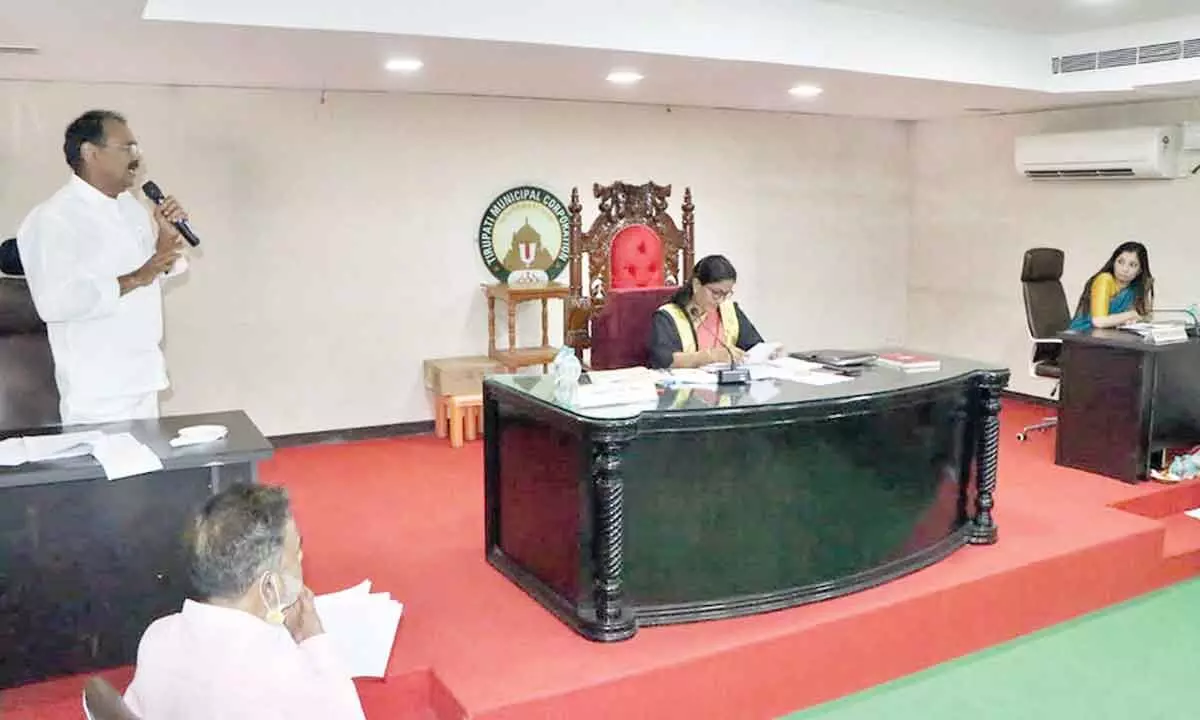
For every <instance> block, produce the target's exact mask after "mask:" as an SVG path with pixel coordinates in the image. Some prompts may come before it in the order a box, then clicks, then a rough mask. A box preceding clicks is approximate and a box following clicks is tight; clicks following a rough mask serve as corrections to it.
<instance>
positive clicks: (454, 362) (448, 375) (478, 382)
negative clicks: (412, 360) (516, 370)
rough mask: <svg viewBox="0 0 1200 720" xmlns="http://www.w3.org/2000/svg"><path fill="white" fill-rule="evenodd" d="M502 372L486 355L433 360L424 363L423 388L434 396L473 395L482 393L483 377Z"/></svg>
mask: <svg viewBox="0 0 1200 720" xmlns="http://www.w3.org/2000/svg"><path fill="white" fill-rule="evenodd" d="M503 372H504V368H503V366H501V365H500V363H498V362H496V361H495V360H493V359H491V358H489V357H487V356H486V355H472V356H468V357H451V358H433V359H430V360H426V361H425V387H427V388H429V390H431V391H432V392H433V394H434V395H475V394H478V393H481V392H483V378H484V377H486V376H488V375H494V374H497V373H503Z"/></svg>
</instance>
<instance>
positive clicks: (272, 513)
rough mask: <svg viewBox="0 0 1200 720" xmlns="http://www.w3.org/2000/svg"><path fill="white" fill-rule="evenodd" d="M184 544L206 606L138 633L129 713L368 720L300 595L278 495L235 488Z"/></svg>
mask: <svg viewBox="0 0 1200 720" xmlns="http://www.w3.org/2000/svg"><path fill="white" fill-rule="evenodd" d="M191 535H192V537H191V540H190V543H191V548H190V551H189V555H190V563H191V569H190V574H191V575H192V578H193V583H194V584H195V585H196V587H197V590H198V591H200V592H203V593H205V594H206V596H207V599H206V600H204V601H195V600H186V601H185V602H184V604H183V609H182V611H181V612H179V613H176V614H174V615H168V616H167V617H164V618H160V619H158V620H156V621H154V622H153V623H152V624H151V625H150V627H149V628H148V629H147V630H146V632H145V634H144V635H143V636H142V640H141V643H140V644H139V646H138V656H137V668H136V670H135V672H134V677H133V681H132V682H131V683H130V685H129V687H128V688H127V689H126V691H125V702H126V703H127V704H128V705H129V708H130V709H131V710H132V711H133V712H134V713H136V714H137V715H138V716H139V717H141V718H144V719H145V720H158V719H159V718H164V719H165V718H170V720H211V719H213V718H221V719H222V720H240V719H241V718H246V720H250V719H251V718H253V719H254V720H365V718H364V715H363V710H362V705H361V703H360V702H359V698H358V693H357V690H356V689H355V686H354V681H353V679H352V678H351V677H350V673H349V670H347V669H346V667H345V666H344V665H343V664H342V662H341V660H340V658H339V657H338V655H337V651H336V649H335V648H334V645H333V642H332V640H331V639H330V637H329V636H328V635H326V634H325V630H324V628H323V627H322V626H321V619H320V617H318V616H317V612H316V610H315V608H314V606H313V595H312V592H311V591H310V590H309V589H308V588H306V587H305V586H304V581H303V574H302V570H301V559H302V553H301V549H300V535H299V533H298V532H297V529H296V524H295V522H294V520H293V519H292V517H291V512H290V509H289V507H288V500H287V494H286V491H284V490H283V489H282V488H278V487H265V486H261V485H241V484H239V485H234V486H232V487H230V488H228V489H226V490H224V491H222V492H221V493H219V494H218V495H215V496H213V497H212V498H210V499H209V501H208V502H207V503H206V504H205V507H204V509H203V510H201V512H200V514H199V517H198V519H197V521H196V524H195V528H194V531H193V532H192V533H191Z"/></svg>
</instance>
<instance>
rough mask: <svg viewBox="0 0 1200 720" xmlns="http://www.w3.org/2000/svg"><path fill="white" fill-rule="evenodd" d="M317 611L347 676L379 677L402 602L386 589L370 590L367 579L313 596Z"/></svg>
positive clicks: (386, 657)
mask: <svg viewBox="0 0 1200 720" xmlns="http://www.w3.org/2000/svg"><path fill="white" fill-rule="evenodd" d="M313 605H314V607H316V609H317V615H318V616H319V617H320V618H321V625H322V626H323V627H324V628H325V632H326V634H328V635H329V637H330V639H331V640H332V641H333V645H334V647H335V648H337V652H338V654H339V655H340V656H341V658H342V662H343V664H345V666H346V669H347V670H349V671H350V676H351V677H375V678H381V677H383V676H384V675H385V674H386V672H387V664H388V658H390V657H391V655H392V643H393V641H395V639H396V628H398V627H399V625H400V616H401V615H403V614H404V605H403V604H402V603H400V602H397V601H396V600H393V599H392V596H391V595H390V594H389V593H372V592H371V581H370V580H364V581H362V582H361V583H359V584H358V585H355V586H354V587H351V588H347V589H345V590H341V591H339V592H335V593H329V594H327V595H318V596H317V597H315V598H313Z"/></svg>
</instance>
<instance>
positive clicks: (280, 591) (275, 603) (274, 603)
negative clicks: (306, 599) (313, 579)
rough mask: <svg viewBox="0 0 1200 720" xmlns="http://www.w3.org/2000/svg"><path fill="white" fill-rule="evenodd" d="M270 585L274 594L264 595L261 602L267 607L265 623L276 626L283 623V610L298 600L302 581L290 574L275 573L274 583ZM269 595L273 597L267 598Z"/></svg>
mask: <svg viewBox="0 0 1200 720" xmlns="http://www.w3.org/2000/svg"><path fill="white" fill-rule="evenodd" d="M265 584H266V583H264V585H265ZM270 584H271V585H272V586H273V587H274V590H275V592H274V593H269V592H268V593H264V597H263V602H264V603H265V604H266V606H267V622H270V623H274V624H277V625H278V624H282V623H283V612H284V610H287V609H288V608H289V607H291V606H292V605H294V604H295V603H296V601H297V600H299V599H300V593H301V592H303V591H304V581H303V580H302V579H301V578H299V577H297V576H294V575H292V574H290V573H286V572H276V573H274V581H273V582H271V583H270ZM271 595H273V597H269V596H271Z"/></svg>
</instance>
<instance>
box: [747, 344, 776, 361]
mask: <svg viewBox="0 0 1200 720" xmlns="http://www.w3.org/2000/svg"><path fill="white" fill-rule="evenodd" d="M782 348H783V343H777V342H760V343H759V344H757V345H755V346H754V347H752V348H750V349H749V350H747V351H746V354H745V355H744V356H742V363H743V364H744V365H759V364H762V363H765V362H767V361H768V360H770V359H771V356H772V355H774V354H775V353H776V352H777V351H778V350H781V349H782Z"/></svg>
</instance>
